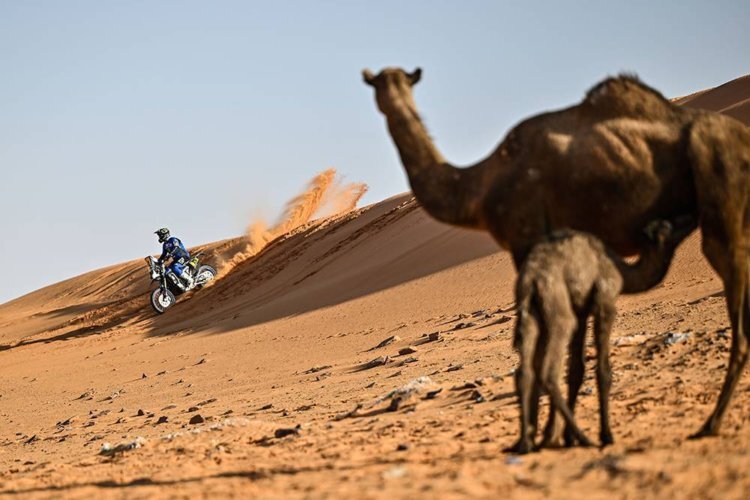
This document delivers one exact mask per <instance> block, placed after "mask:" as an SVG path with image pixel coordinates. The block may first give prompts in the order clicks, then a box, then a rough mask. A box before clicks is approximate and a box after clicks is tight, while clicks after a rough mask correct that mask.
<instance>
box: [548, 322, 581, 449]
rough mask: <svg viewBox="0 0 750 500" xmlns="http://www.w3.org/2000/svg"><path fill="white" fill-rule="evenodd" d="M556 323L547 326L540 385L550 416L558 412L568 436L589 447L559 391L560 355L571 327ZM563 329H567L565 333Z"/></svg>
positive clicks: (570, 334)
mask: <svg viewBox="0 0 750 500" xmlns="http://www.w3.org/2000/svg"><path fill="white" fill-rule="evenodd" d="M557 320H558V321H557V322H556V323H555V324H554V326H553V325H550V326H549V341H548V344H547V352H546V354H545V356H544V363H543V367H542V373H541V375H540V378H541V382H542V385H543V386H544V388H545V389H546V390H547V392H548V393H549V397H550V403H551V404H550V415H552V413H553V412H555V411H557V412H559V413H560V414H561V415H562V417H563V419H564V420H565V423H566V427H567V429H568V430H569V432H570V434H571V435H572V436H573V437H574V438H575V439H577V440H578V442H579V443H581V445H582V446H591V444H592V443H591V441H590V440H589V439H588V438H587V437H586V435H585V434H584V433H583V431H582V430H581V429H580V428H579V427H578V425H577V424H576V422H575V419H574V418H573V413H572V412H571V411H570V408H569V407H568V403H567V402H566V401H565V399H563V396H562V392H561V391H560V368H561V366H562V357H563V356H562V355H564V354H565V351H566V347H567V346H568V343H569V341H570V337H571V336H572V334H573V332H572V329H573V325H572V324H571V323H570V322H568V321H565V320H564V319H563V318H560V317H559V316H558V318H557ZM565 329H568V331H567V332H566V331H565ZM561 354H562V355H561Z"/></svg>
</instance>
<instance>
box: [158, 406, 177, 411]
mask: <svg viewBox="0 0 750 500" xmlns="http://www.w3.org/2000/svg"><path fill="white" fill-rule="evenodd" d="M175 408H177V405H167V406H165V407H164V408H162V409H161V411H166V410H174V409H175Z"/></svg>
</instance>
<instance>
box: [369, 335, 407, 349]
mask: <svg viewBox="0 0 750 500" xmlns="http://www.w3.org/2000/svg"><path fill="white" fill-rule="evenodd" d="M399 340H401V337H399V336H398V335H392V336H390V337H388V338H387V339H385V340H384V341H382V342H381V343H379V344H378V345H376V346H375V347H373V348H372V349H370V350H371V351H374V350H375V349H380V348H381V347H385V346H387V345H388V344H392V343H394V342H398V341H399Z"/></svg>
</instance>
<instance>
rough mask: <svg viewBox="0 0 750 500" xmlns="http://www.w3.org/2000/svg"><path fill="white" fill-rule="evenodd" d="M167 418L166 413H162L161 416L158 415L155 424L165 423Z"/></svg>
mask: <svg viewBox="0 0 750 500" xmlns="http://www.w3.org/2000/svg"><path fill="white" fill-rule="evenodd" d="M168 420H169V419H168V418H167V416H166V415H162V416H161V417H159V420H157V421H156V425H159V424H166V423H167V421H168Z"/></svg>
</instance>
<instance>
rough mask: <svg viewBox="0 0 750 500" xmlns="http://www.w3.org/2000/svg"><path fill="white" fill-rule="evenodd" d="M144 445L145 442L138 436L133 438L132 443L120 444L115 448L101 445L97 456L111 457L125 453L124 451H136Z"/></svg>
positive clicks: (105, 444)
mask: <svg viewBox="0 0 750 500" xmlns="http://www.w3.org/2000/svg"><path fill="white" fill-rule="evenodd" d="M144 444H146V440H145V439H143V438H142V437H140V436H138V437H137V438H135V439H134V440H133V441H129V442H126V443H120V444H118V445H117V446H115V447H112V445H111V444H109V443H104V444H102V447H101V449H100V450H99V454H100V455H105V456H112V455H116V454H118V453H125V452H126V451H130V450H135V449H138V448H140V447H142V446H143V445H144Z"/></svg>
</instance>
